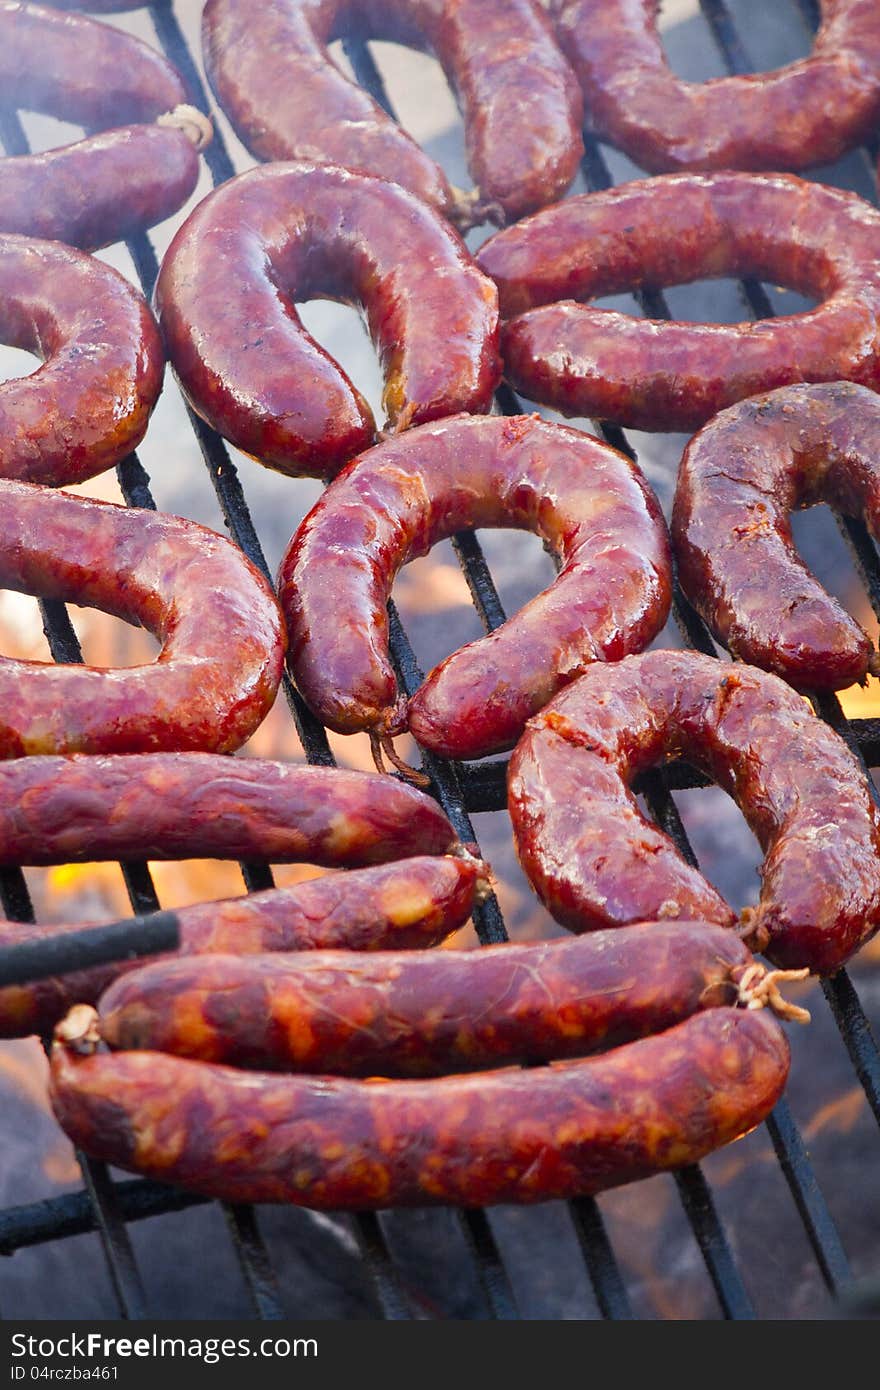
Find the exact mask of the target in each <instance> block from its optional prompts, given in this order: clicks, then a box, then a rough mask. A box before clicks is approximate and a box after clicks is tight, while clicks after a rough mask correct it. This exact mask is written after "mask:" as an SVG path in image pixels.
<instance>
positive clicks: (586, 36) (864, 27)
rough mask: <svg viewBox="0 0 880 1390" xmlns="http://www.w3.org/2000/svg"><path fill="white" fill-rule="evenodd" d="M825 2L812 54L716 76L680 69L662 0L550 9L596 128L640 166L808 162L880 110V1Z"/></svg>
mask: <svg viewBox="0 0 880 1390" xmlns="http://www.w3.org/2000/svg"><path fill="white" fill-rule="evenodd" d="M819 2H820V8H821V12H822V23H821V26H820V28H819V31H818V33H817V34H816V37H815V39H814V41H813V49H812V52H811V54H810V55H809V57H806V58H801V59H799V60H798V61H797V62H793V63H789V64H787V65H786V66H785V67H781V68H777V69H775V70H773V71H770V72H761V73H754V74H751V73H750V74H747V75H736V76H732V77H720V78H713V79H712V80H710V81H708V82H686V81H684V79H682V78H680V77H678V76H676V74H675V73H673V71H672V69H671V68H670V66H669V62H668V60H667V57H666V54H665V52H664V48H663V41H662V39H661V36H660V32H659V28H658V22H657V21H658V11H659V9H660V6H659V4H658V3H657V0H551V6H552V9H551V12H552V13H553V15H554V19H555V23H556V30H557V33H558V35H559V40H560V42H561V44H562V47H563V50H564V52H565V53H566V54H567V55H568V57H569V59H570V60H571V63H572V66H573V67H574V70H575V72H576V73H577V75H578V78H579V79H580V83H581V86H582V88H583V91H584V96H585V98H586V106H587V111H588V113H589V118H590V123H591V125H592V126H593V129H594V130H595V131H596V133H597V134H598V135H600V136H601V137H602V138H603V139H605V140H608V141H609V142H610V143H611V144H612V145H616V146H617V148H618V149H621V150H624V151H625V152H626V154H628V155H629V157H630V158H631V159H633V160H635V162H636V163H637V164H639V165H641V167H642V168H643V169H647V170H649V171H650V172H651V173H655V174H659V173H664V172H665V171H667V170H677V169H772V170H775V169H805V168H808V167H811V166H813V165H816V164H831V163H833V161H834V160H835V159H838V158H839V157H840V156H841V155H842V154H844V153H845V152H846V151H847V150H849V149H852V148H853V147H854V146H855V145H858V144H860V143H861V142H862V141H863V140H865V139H866V138H867V137H868V136H869V135H871V134H872V133H873V132H874V130H875V129H876V126H877V122H878V120H880V11H878V8H877V5H876V4H875V0H819Z"/></svg>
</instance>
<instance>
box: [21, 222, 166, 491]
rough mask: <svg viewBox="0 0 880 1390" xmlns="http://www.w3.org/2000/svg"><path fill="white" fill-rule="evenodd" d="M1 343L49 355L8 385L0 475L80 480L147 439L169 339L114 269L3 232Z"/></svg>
mask: <svg viewBox="0 0 880 1390" xmlns="http://www.w3.org/2000/svg"><path fill="white" fill-rule="evenodd" d="M0 340H2V341H3V342H5V343H8V344H9V345H10V346H12V347H18V348H23V349H24V350H25V351H28V352H33V353H36V354H37V356H40V357H43V358H44V364H43V366H42V367H40V368H39V369H38V370H37V371H36V372H34V373H33V374H32V375H31V376H26V377H21V378H19V379H17V380H13V381H4V382H3V383H2V384H0V477H4V478H21V479H23V480H25V481H27V482H32V483H47V484H49V485H51V486H59V485H62V484H64V483H77V482H81V481H82V480H83V479H85V478H92V477H94V476H95V475H96V474H97V473H102V472H104V470H105V469H107V468H112V467H113V466H114V464H116V463H119V462H120V460H121V459H123V458H124V457H125V456H126V454H128V453H129V452H130V451H131V450H132V449H134V448H135V447H136V446H137V444H139V443H140V441H141V439H142V438H143V436H144V434H145V432H146V428H147V421H148V420H149V418H150V412H151V411H152V409H153V406H154V405H155V404H156V400H157V399H158V396H159V392H160V391H161V389H162V371H163V365H164V355H163V352H162V342H161V339H160V337H159V333H158V331H157V329H156V324H155V321H154V319H153V317H152V315H151V313H150V311H149V309H148V307H147V304H146V302H145V300H144V299H143V297H142V296H141V295H140V294H139V293H138V292H137V290H135V289H134V288H133V286H131V285H130V284H129V283H128V281H127V280H125V279H124V278H123V277H122V276H121V275H119V274H118V273H117V272H116V271H115V270H112V269H111V268H110V266H108V265H105V264H104V263H103V261H98V260H95V259H94V258H93V257H92V256H87V255H85V254H84V253H83V252H81V251H74V250H71V249H70V248H69V247H66V246H60V245H58V244H57V243H56V242H48V241H32V240H30V239H28V238H26V237H19V236H11V235H2V234H0Z"/></svg>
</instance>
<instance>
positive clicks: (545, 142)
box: [202, 0, 583, 226]
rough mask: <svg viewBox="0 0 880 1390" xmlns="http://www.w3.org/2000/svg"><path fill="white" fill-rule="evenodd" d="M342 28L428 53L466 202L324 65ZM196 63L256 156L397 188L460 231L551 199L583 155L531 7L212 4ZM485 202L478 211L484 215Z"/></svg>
mask: <svg viewBox="0 0 880 1390" xmlns="http://www.w3.org/2000/svg"><path fill="white" fill-rule="evenodd" d="M346 32H356V33H357V34H359V35H361V36H363V37H366V36H369V37H371V38H377V39H389V40H391V41H393V42H396V43H405V44H408V45H410V46H411V47H414V48H427V49H429V50H430V51H432V52H434V53H435V54H436V55H437V57H438V58H439V60H440V62H441V64H442V65H443V68H444V69H445V71H446V75H447V77H448V78H449V81H450V84H451V86H452V87H453V89H454V91H455V93H456V95H457V97H458V100H459V101H460V103H461V106H462V110H463V114H464V126H465V135H466V138H467V152H468V163H469V165H470V169H471V172H472V174H473V177H474V180H475V181H476V183H477V185H478V188H477V190H476V194H475V197H476V201H477V206H476V207H475V206H474V198H473V197H469V196H468V195H463V194H461V193H459V192H458V191H457V190H453V189H451V188H450V186H449V184H448V183H447V181H446V178H445V176H444V174H443V172H442V171H441V170H440V169H439V168H438V166H437V165H436V164H435V163H434V161H433V160H432V159H430V158H429V157H428V156H427V155H426V154H424V153H423V152H422V151H421V150H420V149H419V147H418V145H416V144H415V143H414V141H412V140H411V139H410V137H409V136H408V135H406V134H405V133H404V132H403V131H402V130H400V128H399V127H398V126H397V125H395V123H394V121H392V120H391V118H390V117H389V116H388V115H386V113H385V112H384V111H383V110H382V109H381V107H380V106H378V105H377V103H376V102H375V101H373V99H372V98H371V97H369V96H368V95H367V94H366V92H363V91H361V90H360V89H359V88H358V87H357V86H355V85H354V83H352V82H350V81H349V80H348V78H346V77H345V76H344V75H343V74H342V73H341V72H340V71H339V69H338V68H337V67H336V66H335V64H334V63H333V60H332V59H331V57H330V55H329V53H328V51H327V45H328V44H329V43H330V42H331V41H332V40H333V39H334V38H340V37H341V36H343V35H344V34H345V33H346ZM202 40H203V47H204V53H205V63H206V67H207V70H208V76H209V78H210V80H211V85H212V86H213V88H214V92H215V94H216V97H217V100H218V101H219V103H220V105H221V106H222V108H223V110H224V111H225V112H226V114H227V115H228V116H229V119H230V120H231V122H232V124H233V126H234V127H235V130H236V132H237V134H238V135H239V137H240V138H241V140H242V142H243V143H244V144H245V145H246V146H247V148H248V149H249V150H250V152H251V154H253V155H254V156H255V157H256V158H258V159H266V160H278V159H310V160H318V161H319V162H321V163H328V164H340V165H343V166H344V167H345V168H349V169H360V170H363V171H364V172H365V173H368V174H377V175H379V176H380V177H382V178H387V179H392V180H394V182H395V183H400V184H402V185H403V186H404V187H405V188H408V189H409V190H410V192H411V193H415V194H416V195H417V196H418V197H419V198H422V199H424V201H425V202H428V203H431V204H432V205H433V206H434V207H435V208H436V209H437V210H438V211H439V212H442V213H445V214H446V215H447V216H451V217H453V218H454V219H455V220H456V221H458V222H459V223H461V224H462V225H465V226H467V225H469V224H471V223H473V222H474V221H479V220H481V218H482V217H483V216H485V215H487V208H486V205H487V204H497V205H498V212H497V214H495V215H496V216H499V215H506V216H508V217H511V218H513V217H521V216H522V215H523V213H526V212H532V211H534V210H535V209H536V208H539V207H543V206H544V204H545V203H552V202H555V201H556V199H557V198H560V197H561V196H562V194H563V193H564V192H565V190H566V188H567V187H568V185H569V184H570V183H571V181H572V179H573V178H574V176H575V174H576V172H577V167H578V161H579V160H580V157H581V155H582V154H583V142H582V140H581V123H582V117H583V105H582V101H581V94H580V90H579V88H578V84H577V81H576V80H575V77H574V74H573V73H572V71H571V69H570V68H569V66H568V64H567V63H566V62H565V60H564V59H563V57H562V55H561V53H560V52H559V49H558V48H557V46H556V42H555V40H554V38H553V35H552V32H551V29H550V25H549V23H548V21H547V18H546V16H545V15H544V13H543V11H542V9H541V7H540V5H539V4H538V3H535V0H455V3H450V0H439V3H438V0H381V3H380V0H367V3H365V4H364V3H361V4H359V5H357V6H353V5H351V4H349V3H348V2H347V0H263V3H262V4H260V5H258V6H255V5H251V4H248V3H247V0H208V4H207V5H206V6H205V9H204V12H203V19H202ZM480 204H482V207H481V206H480Z"/></svg>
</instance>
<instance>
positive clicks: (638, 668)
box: [508, 651, 880, 974]
mask: <svg viewBox="0 0 880 1390" xmlns="http://www.w3.org/2000/svg"><path fill="white" fill-rule="evenodd" d="M676 756H683V757H685V758H686V759H687V760H688V761H689V762H691V763H693V764H694V765H695V766H697V767H700V768H702V769H703V770H704V771H705V772H706V773H708V775H709V776H711V777H712V778H714V779H715V781H717V782H718V783H719V785H720V786H721V787H723V788H724V790H725V791H727V792H729V794H730V795H731V796H732V797H733V798H734V800H735V801H736V802H737V803H738V805H739V806H740V808H741V809H742V812H743V814H744V816H745V817H746V820H747V821H748V823H749V825H750V826H751V828H752V830H753V831H754V833H755V836H756V838H757V839H758V841H759V843H760V844H761V846H762V848H763V850H764V853H765V858H764V864H763V867H762V869H761V879H762V883H761V895H760V901H759V905H758V907H757V909H755V910H752V909H747V910H746V913H745V914H744V919H743V920H744V924H745V926H746V928H747V939H748V941H749V944H750V945H751V946H752V948H753V949H756V950H760V951H763V952H764V953H765V954H766V955H767V956H768V957H769V958H770V960H772V961H773V962H774V963H776V964H777V965H780V966H785V967H791V968H803V967H808V968H809V969H810V970H812V971H815V972H816V973H817V974H830V973H831V972H833V971H834V970H837V969H838V968H839V967H840V966H841V965H843V964H844V962H845V961H846V960H847V959H848V958H849V957H850V956H851V955H852V954H853V953H854V952H855V951H857V950H858V948H859V947H860V946H861V945H862V943H863V942H865V941H866V940H867V939H868V938H869V937H870V936H872V935H873V933H874V932H875V931H876V930H877V928H878V926H880V816H878V811H877V808H876V806H875V805H874V802H873V800H872V797H871V793H870V790H869V788H868V784H867V780H866V778H865V775H864V773H863V772H862V769H861V767H860V766H859V764H858V762H857V761H856V759H855V758H854V756H853V755H852V753H850V751H849V749H848V748H847V747H846V744H845V743H844V742H843V740H842V739H840V738H839V737H838V735H837V734H836V733H834V731H833V730H832V729H831V728H829V726H828V725H827V724H825V723H823V722H822V721H821V720H818V719H817V718H816V717H815V715H814V714H813V712H812V710H811V708H810V706H809V705H808V704H807V703H806V701H805V700H803V699H802V698H801V697H800V696H799V695H796V694H795V692H794V691H793V690H792V689H791V688H790V687H789V686H787V685H786V684H785V683H784V682H783V681H781V680H779V678H778V677H777V676H771V675H767V674H765V673H764V672H762V671H758V670H756V669H754V668H753V667H750V666H743V665H731V664H728V663H727V662H723V661H716V660H715V659H714V658H712V657H708V656H701V655H700V654H698V653H696V652H673V651H655V652H648V653H646V654H645V655H643V656H630V657H626V658H625V659H624V660H623V661H621V662H618V663H617V664H615V665H601V666H600V665H596V666H591V667H590V669H589V670H588V671H587V672H586V673H585V674H584V675H583V676H581V678H580V680H578V681H576V682H575V683H574V685H572V686H570V687H569V688H568V689H567V690H565V691H563V693H562V694H561V695H559V696H557V697H556V699H555V700H553V701H552V702H551V703H550V704H549V705H548V706H547V707H546V708H545V709H544V710H542V711H541V713H540V714H538V715H536V716H535V718H534V719H532V720H531V721H530V723H529V725H528V727H527V729H526V732H525V734H524V735H523V737H522V739H521V740H520V742H519V744H518V745H517V747H516V750H515V751H514V753H513V756H512V757H511V760H510V772H509V783H508V790H509V805H510V814H511V817H512V820H513V827H514V835H515V839H516V845H517V852H518V854H519V857H520V860H521V862H522V865H523V868H524V869H525V871H526V873H527V875H528V877H529V879H530V880H531V883H532V885H533V886H534V888H535V891H536V892H537V893H538V896H539V897H540V898H541V901H542V902H543V903H544V904H545V906H546V907H547V909H548V911H550V912H551V913H552V914H553V916H554V917H555V918H556V919H557V921H559V922H562V923H563V924H564V925H565V926H568V927H570V928H571V929H572V930H573V931H590V930H592V929H594V928H596V927H609V926H614V927H622V926H626V925H627V924H628V923H630V922H639V921H644V920H646V919H648V918H655V917H656V918H694V917H702V918H705V919H706V920H708V921H712V922H720V923H721V924H722V925H733V923H734V921H735V918H734V913H733V911H732V910H731V908H730V907H729V906H728V905H727V903H726V902H724V900H723V899H722V898H721V897H720V896H719V895H718V893H717V892H716V891H715V889H714V888H712V887H711V886H710V885H709V884H708V883H707V882H706V880H705V879H704V878H703V876H702V875H701V874H700V873H699V872H698V870H696V869H694V868H692V867H691V866H690V865H689V864H687V863H686V862H685V861H684V860H683V859H682V858H681V856H680V854H679V853H678V851H677V849H676V848H675V847H674V845H673V844H672V842H671V840H670V839H669V838H668V837H667V836H666V835H664V834H663V833H662V832H661V831H660V830H658V829H657V827H656V826H655V825H653V824H652V823H651V822H649V821H648V820H646V819H645V817H644V816H643V815H642V813H641V811H640V810H639V808H638V805H637V803H636V800H635V797H634V796H633V794H632V792H631V791H630V784H631V782H632V781H633V779H634V777H635V776H636V775H637V774H638V773H639V772H641V771H643V770H644V769H646V768H648V767H650V766H652V765H654V764H656V763H660V762H662V761H663V760H664V759H665V758H669V757H676Z"/></svg>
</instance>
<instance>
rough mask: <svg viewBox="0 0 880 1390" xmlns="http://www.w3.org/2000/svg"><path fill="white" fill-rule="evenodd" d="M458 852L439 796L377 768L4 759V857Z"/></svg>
mask: <svg viewBox="0 0 880 1390" xmlns="http://www.w3.org/2000/svg"><path fill="white" fill-rule="evenodd" d="M458 848H459V842H458V839H457V836H456V834H455V831H454V830H453V828H452V826H451V825H450V824H449V821H448V820H447V819H446V817H445V815H444V814H443V812H442V810H441V809H440V807H439V806H438V805H437V803H436V801H434V800H432V799H431V797H429V796H426V795H425V794H424V793H423V792H420V791H417V790H416V789H415V788H414V787H411V786H409V785H408V784H405V783H402V782H398V781H396V780H395V779H394V778H391V777H382V776H379V774H378V773H366V772H349V771H347V770H344V769H342V768H336V767H307V766H303V765H301V764H295V763H280V762H271V761H269V760H267V759H265V758H229V757H226V756H224V755H222V754H219V753H140V754H134V755H127V754H124V753H123V754H108V755H106V756H103V757H88V756H80V755H77V754H75V755H73V756H72V757H67V758H53V757H34V758H18V759H16V760H14V761H12V762H6V763H0V864H70V863H75V862H95V861H99V860H105V859H123V860H131V859H258V858H262V859H268V860H270V861H271V862H273V863H277V864H281V863H292V862H295V861H305V862H308V863H312V864H322V865H324V866H325V867H327V868H341V867H346V868H349V867H350V868H361V867H364V866H366V865H368V864H383V863H386V862H387V861H389V860H391V859H406V858H409V857H410V856H411V855H415V854H446V853H449V852H452V851H456V850H457V849H458Z"/></svg>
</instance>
